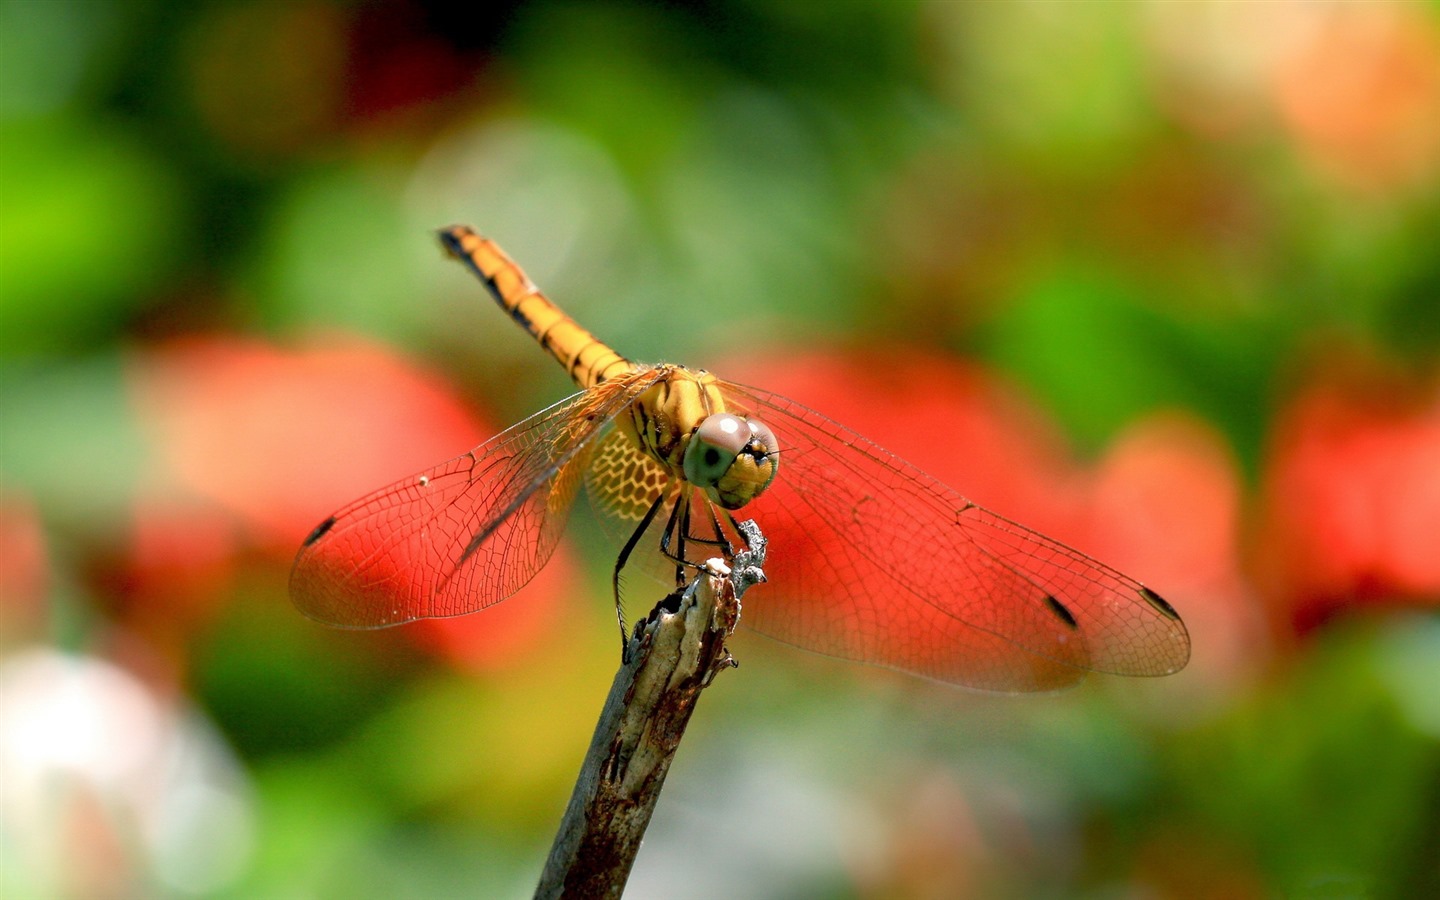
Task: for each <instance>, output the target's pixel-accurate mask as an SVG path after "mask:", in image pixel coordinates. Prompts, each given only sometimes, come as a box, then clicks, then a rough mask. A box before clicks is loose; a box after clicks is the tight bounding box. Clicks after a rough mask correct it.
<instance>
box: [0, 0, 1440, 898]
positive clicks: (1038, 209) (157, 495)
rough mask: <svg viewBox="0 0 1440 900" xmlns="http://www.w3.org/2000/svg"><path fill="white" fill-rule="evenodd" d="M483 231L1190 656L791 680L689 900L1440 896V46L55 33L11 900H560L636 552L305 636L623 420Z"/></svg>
mask: <svg viewBox="0 0 1440 900" xmlns="http://www.w3.org/2000/svg"><path fill="white" fill-rule="evenodd" d="M452 222H468V223H472V224H474V225H475V226H476V227H477V228H478V229H479V230H480V231H481V232H482V233H485V234H487V235H489V236H492V237H494V238H496V239H497V240H498V241H500V243H501V244H502V246H504V247H505V248H506V249H507V251H508V252H509V253H510V254H511V255H512V256H513V257H514V258H515V259H516V260H518V261H519V262H520V263H521V264H522V265H523V266H524V267H525V268H526V269H527V271H528V272H529V273H530V275H531V276H532V277H533V278H534V279H535V281H536V282H537V283H539V284H540V285H541V286H542V288H543V289H544V290H546V291H547V293H548V294H549V295H550V296H551V297H553V298H556V299H557V301H558V302H559V303H560V304H561V305H562V306H564V307H565V308H566V309H567V310H568V311H570V312H571V313H573V314H575V315H576V316H577V317H578V318H579V319H580V320H581V321H582V323H584V324H585V325H586V326H587V327H588V328H590V329H591V330H592V331H594V332H596V333H597V334H599V335H601V336H602V337H604V338H605V339H607V340H608V341H610V342H611V343H612V344H613V345H614V346H616V347H617V348H618V349H619V350H620V351H621V352H623V353H626V354H627V355H630V356H632V357H635V358H639V359H643V360H651V361H656V360H662V359H666V360H674V361H681V362H686V363H688V364H691V365H703V366H707V367H710V368H713V369H715V370H717V371H720V372H721V373H722V374H731V375H732V376H733V377H736V378H737V379H739V380H744V381H747V382H750V383H755V384H759V385H762V386H764V387H767V388H769V389H772V390H776V391H778V392H780V393H783V394H788V395H793V396H795V397H796V398H797V399H799V400H801V401H802V402H805V403H808V404H810V405H813V406H815V407H816V408H817V409H820V410H821V411H822V412H825V413H826V414H828V415H831V416H833V417H835V418H837V419H839V420H841V421H844V422H846V423H847V424H850V425H853V426H854V427H856V428H857V429H859V430H861V431H862V432H865V433H867V434H869V436H870V437H872V438H874V439H876V440H878V441H880V442H881V443H882V444H885V445H886V446H889V447H891V448H893V449H895V450H897V451H899V452H901V453H902V454H903V455H905V456H907V457H910V458H912V459H914V460H915V461H916V462H917V463H920V464H921V465H922V466H923V467H925V468H927V469H928V470H930V471H932V472H933V473H934V474H936V475H937V476H939V477H941V478H942V479H943V480H945V481H947V482H949V483H952V484H954V485H955V486H956V487H957V488H958V489H960V490H961V491H963V492H965V493H966V494H967V495H969V496H972V497H974V498H975V499H976V500H977V501H979V502H982V503H984V504H986V505H988V506H991V507H993V508H995V509H997V510H998V511H1000V512H1001V513H1003V514H1006V515H1008V516H1011V517H1013V518H1016V519H1019V520H1021V521H1025V522H1027V523H1029V524H1032V525H1034V526H1035V527H1037V528H1041V529H1042V530H1045V531H1047V532H1051V533H1054V534H1055V535H1056V536H1057V537H1060V538H1061V539H1063V540H1066V541H1067V542H1070V543H1073V544H1075V545H1076V546H1078V547H1080V548H1081V549H1082V550H1085V551H1087V552H1091V553H1093V554H1095V555H1097V556H1100V557H1102V558H1104V559H1106V560H1107V561H1109V562H1112V563H1114V564H1115V565H1116V566H1117V567H1119V568H1121V569H1123V570H1125V571H1126V572H1128V573H1131V574H1133V575H1135V576H1136V577H1138V578H1140V579H1142V580H1144V581H1145V582H1146V583H1148V584H1150V585H1152V586H1154V587H1155V588H1156V589H1158V590H1160V591H1161V592H1162V593H1164V594H1165V595H1166V597H1167V598H1169V599H1170V600H1171V601H1172V602H1173V603H1174V604H1175V605H1176V606H1177V607H1178V608H1179V609H1180V611H1181V613H1182V614H1183V615H1184V617H1185V620H1186V622H1187V624H1188V625H1189V626H1190V629H1191V634H1192V640H1193V642H1194V658H1193V660H1192V663H1191V665H1190V667H1189V668H1188V669H1186V670H1185V671H1184V672H1182V673H1180V674H1179V675H1176V676H1173V677H1169V678H1164V679H1157V680H1153V681H1144V682H1139V681H1132V680H1126V679H1119V678H1112V677H1105V676H1096V677H1092V678H1091V679H1090V680H1089V681H1088V682H1087V683H1086V684H1085V685H1084V686H1082V687H1081V688H1078V689H1075V690H1072V691H1068V692H1064V693H1060V694H1056V695H1045V696H1024V697H1004V696H991V695H984V694H978V693H973V692H967V691H963V690H959V689H953V688H947V687H943V686H940V685H934V684H929V683H926V682H922V681H920V680H918V679H910V678H906V677H903V676H898V675H893V674H891V673H886V672H878V671H871V670H867V669H864V668H862V667H859V666H851V665H846V664H842V663H839V662H835V661H831V660H827V659H822V658H818V657H815V656H812V655H808V654H804V653H801V652H798V651H793V650H790V649H788V648H785V647H781V646H778V645H772V644H770V643H768V642H766V641H765V640H764V639H762V638H758V637H755V636H753V635H745V634H741V635H738V636H737V637H736V639H735V643H734V645H733V647H732V649H733V650H734V651H735V653H736V655H737V656H738V657H739V658H740V660H741V661H742V663H743V665H742V667H741V668H740V669H739V670H738V671H735V672H731V673H727V674H725V675H724V676H723V677H722V678H721V679H720V680H719V681H718V682H717V684H716V685H715V686H714V688H713V689H712V690H710V691H709V692H708V693H707V695H706V698H705V701H704V702H703V703H702V704H701V707H700V711H699V713H698V714H697V716H696V718H695V720H694V722H693V724H692V726H691V730H690V734H689V735H688V738H687V740H686V742H685V744H684V746H683V747H682V748H681V751H680V755H679V757H678V759H677V761H676V764H675V767H674V769H673V770H672V772H671V776H670V780H669V783H668V785H667V790H666V792H665V795H664V796H663V798H662V800H661V804H660V809H659V811H658V813H657V817H656V820H655V822H654V823H653V825H652V827H651V830H650V834H649V836H648V838H647V840H646V843H645V846H644V848H643V849H642V851H641V854H640V857H639V859H638V862H637V864H636V867H635V871H634V874H633V877H632V881H631V893H630V895H631V896H635V897H662V896H663V897H722V896H739V897H777V898H778V897H887V898H888V897H951V896H966V895H969V896H1107V897H1111V896H1184V897H1194V896H1217V897H1219V896H1224V897H1246V896H1255V897H1264V896H1316V895H1322V896H1378V897H1386V896H1395V897H1409V896H1425V895H1430V896H1433V895H1436V894H1440V622H1437V618H1436V612H1435V610H1436V607H1437V604H1440V538H1437V537H1436V536H1437V535H1440V374H1437V373H1440V250H1437V248H1440V4H1436V3H1434V2H1416V3H1385V2H1378V0H1377V2H1356V3H1329V4H1305V3H1270V4H1237V3H1220V2H1215V3H1208V2H1173V3H1164V2H1153V3H1139V2H1137V3H1080V2H1076V3H1054V2H1031V3H1014V4H1009V3H974V4H967V3H859V2H855V3H806V2H779V3H764V2H758V0H752V2H736V3H696V4H679V3H640V2H632V3H565V2H533V3H508V4H500V5H498V6H495V7H493V8H492V9H491V10H489V11H487V12H484V13H481V12H480V11H479V10H478V8H464V9H459V8H455V7H453V6H452V5H451V4H446V3H438V2H420V0H410V2H405V0H394V2H366V3H360V2H356V3H343V2H335V0H297V2H287V3H269V2H256V3H243V2H210V3H203V4H191V3H178V2H170V0H131V2H103V0H0V441H3V445H0V447H3V456H0V590H3V602H0V788H3V790H0V893H3V894H4V896H5V897H7V898H23V897H87V898H89V897H152V896H189V895H199V896H216V897H257V896H266V897H341V896H344V897H377V898H378V897H387V898H388V897H434V896H467V897H503V896H526V895H528V893H529V892H530V891H531V890H532V889H533V884H534V881H535V879H536V877H537V876H538V872H539V868H540V864H541V862H542V860H543V858H544V854H545V852H546V850H547V848H548V842H549V839H550V836H551V833H552V831H553V829H554V827H555V825H556V824H557V823H558V820H559V816H560V813H561V811H562V810H563V808H564V804H565V801H566V798H567V796H568V792H569V789H570V785H571V782H572V779H573V777H574V774H575V772H576V771H577V770H578V767H579V762H580V759H581V757H582V755H583V753H584V750H585V747H586V744H587V742H588V739H589V734H590V730H591V728H592V727H593V723H594V717H595V715H596V714H597V713H598V710H599V705H600V701H601V698H602V697H603V695H604V693H605V691H606V690H607V688H608V686H609V680H610V677H611V675H612V673H613V669H614V667H615V664H616V662H617V659H616V656H617V654H616V653H615V652H614V646H613V645H614V634H613V631H612V626H611V625H610V624H609V613H608V599H607V590H608V588H607V585H608V571H609V565H610V561H611V560H612V559H613V548H611V547H610V546H609V545H607V544H606V543H605V542H604V541H603V540H602V539H601V538H600V537H599V535H598V533H597V532H596V531H595V529H594V528H593V527H591V526H590V525H589V523H588V521H587V520H586V519H585V517H584V516H583V515H581V516H577V522H576V523H575V524H574V526H573V527H572V533H573V538H574V539H573V541H572V542H570V543H567V544H566V545H565V546H564V547H562V549H561V551H560V553H559V554H558V555H557V558H556V560H555V561H554V562H553V563H552V565H551V566H550V567H548V568H547V570H546V572H545V574H544V575H543V576H542V578H541V579H539V580H538V581H537V583H536V584H535V585H533V586H532V587H530V588H527V589H526V591H524V592H522V593H521V594H520V595H518V596H517V597H515V598H513V599H511V600H510V601H508V602H507V603H505V604H502V605H501V606H500V607H497V608H495V609H493V610H488V611H486V612H485V613H483V614H480V615H476V616H472V617H468V618H466V619H462V620H458V621H456V622H452V623H445V624H440V625H435V626H434V627H431V623H423V624H421V625H416V626H407V627H404V628H399V629H391V630H389V631H385V632H379V633H343V632H336V631H330V630H326V629H324V628H321V627H320V626H317V625H315V624H313V623H311V622H309V621H308V620H305V619H303V618H302V617H301V616H300V615H299V614H298V613H296V612H295V611H294V609H293V608H292V607H291V606H290V605H289V603H288V601H287V599H286V596H285V581H286V576H287V572H288V566H289V561H290V559H291V558H292V556H293V553H294V551H295V549H297V548H298V546H299V543H300V541H301V540H302V539H303V538H304V536H305V534H306V533H307V532H308V531H309V529H310V528H311V527H312V526H313V524H314V523H315V522H317V521H319V520H320V519H321V518H322V517H323V516H325V515H326V514H328V513H329V512H330V511H332V510H333V509H335V508H337V507H339V506H341V505H343V504H344V503H346V502H348V501H350V500H351V499H354V498H355V497H357V496H359V495H361V494H363V493H365V492H366V491H368V490H371V489H373V488H377V487H379V486H381V485H383V484H385V483H387V482H389V481H391V480H394V479H396V478H398V477H401V476H403V475H405V474H407V473H409V472H412V471H416V470H418V469H419V468H421V467H423V466H426V465H429V464H432V463H435V462H439V461H440V460H443V459H446V458H448V457H450V456H454V455H456V454H458V453H460V452H463V451H464V450H465V449H467V448H468V447H470V446H472V445H474V444H477V443H479V442H480V441H481V440H483V439H485V438H486V437H488V436H489V435H490V434H492V433H494V432H496V431H498V430H499V429H501V428H503V427H505V426H506V425H508V424H510V423H512V422H515V421H518V420H520V419H521V418H523V417H524V416H526V415H528V414H529V413H531V412H534V411H536V410H538V409H541V408H543V407H545V406H547V405H549V404H550V403H552V402H554V401H556V400H558V399H560V398H561V397H563V396H564V395H565V394H566V393H567V390H568V383H567V382H566V380H565V378H564V376H563V375H562V374H561V373H560V372H559V371H558V370H556V369H555V367H554V365H553V363H552V362H551V361H550V360H549V359H547V358H546V357H545V354H543V353H540V352H538V351H537V350H536V348H535V347H534V346H533V345H531V344H530V342H529V341H528V340H527V339H526V338H525V337H524V336H523V335H522V334H520V333H519V332H518V331H517V330H516V329H515V328H514V327H513V326H512V325H511V324H509V323H507V322H505V321H504V318H503V317H502V316H500V315H498V314H497V312H496V311H495V310H494V309H493V308H491V304H490V302H489V301H488V300H487V299H486V298H485V296H484V294H483V292H482V291H481V290H480V289H479V287H478V286H477V285H475V284H474V283H473V282H471V281H468V280H467V277H466V275H465V273H464V272H463V271H462V270H461V268H460V267H459V266H456V265H454V264H452V263H449V262H447V261H445V260H443V259H442V257H441V254H440V253H439V251H438V249H437V248H436V246H435V243H434V239H433V230H434V229H435V228H437V227H440V226H443V225H447V224H450V223H452ZM776 549H777V550H779V549H782V548H776ZM762 591H763V588H757V589H756V591H755V592H754V594H752V595H751V597H753V598H754V599H753V602H763V601H762V600H761V598H760V594H761V592H762ZM747 602H752V600H751V598H747Z"/></svg>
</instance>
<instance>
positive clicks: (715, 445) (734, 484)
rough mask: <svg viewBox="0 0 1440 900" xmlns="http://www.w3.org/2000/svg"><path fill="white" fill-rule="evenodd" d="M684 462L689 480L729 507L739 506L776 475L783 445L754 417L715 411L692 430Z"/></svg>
mask: <svg viewBox="0 0 1440 900" xmlns="http://www.w3.org/2000/svg"><path fill="white" fill-rule="evenodd" d="M683 464H684V470H685V480H686V481H688V482H690V483H691V484H693V485H695V486H696V487H698V488H701V489H702V490H704V491H705V494H706V496H708V497H709V498H710V499H711V500H712V501H713V502H715V503H718V504H720V505H721V506H723V507H725V508H726V509H739V508H740V507H742V506H744V505H745V504H747V503H749V502H750V501H751V500H754V499H755V498H756V497H758V496H760V495H761V494H762V493H763V492H764V491H765V488H767V487H769V486H770V482H771V481H773V480H774V479H775V471H776V470H777V469H779V468H780V445H779V444H778V443H777V442H776V440H775V434H774V433H773V432H772V431H771V430H770V429H769V428H766V427H765V426H764V425H762V424H760V423H759V422H757V421H755V420H754V419H742V418H740V417H739V416H736V415H731V414H730V413H715V414H714V415H711V416H707V417H706V418H705V420H704V421H702V422H701V423H700V424H699V425H698V426H696V428H695V430H694V431H693V432H691V434H690V442H689V443H688V444H687V445H686V447H685V457H684V461H683Z"/></svg>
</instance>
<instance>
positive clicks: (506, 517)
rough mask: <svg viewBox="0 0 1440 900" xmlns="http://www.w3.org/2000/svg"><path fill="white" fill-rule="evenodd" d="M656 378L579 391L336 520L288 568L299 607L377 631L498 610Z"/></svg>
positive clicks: (536, 561)
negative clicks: (603, 443) (616, 428)
mask: <svg viewBox="0 0 1440 900" xmlns="http://www.w3.org/2000/svg"><path fill="white" fill-rule="evenodd" d="M658 377H659V376H657V375H656V374H655V373H654V372H652V371H649V370H641V371H638V372H635V373H633V375H632V376H630V377H624V378H620V379H615V380H613V381H610V382H605V383H603V384H601V385H598V386H596V387H593V388H591V389H589V390H586V391H582V392H581V393H578V394H575V395H573V396H571V397H570V398H568V399H566V400H563V401H561V402H560V403H557V404H556V405H554V406H552V407H550V408H549V409H546V410H544V411H542V412H539V413H536V414H535V415H533V416H531V417H530V418H528V419H526V420H525V421H523V422H521V423H519V424H518V425H515V426H514V427H512V428H510V429H508V430H506V431H504V432H502V433H501V434H499V435H496V436H495V437H493V438H491V439H490V440H488V441H486V442H485V443H483V444H481V445H480V446H478V447H476V448H475V449H474V450H471V451H470V452H469V453H466V454H465V455H463V456H460V457H457V458H456V459H452V460H450V461H449V462H446V463H442V464H441V465H439V466H436V467H435V468H433V469H430V470H428V471H425V472H422V473H420V474H418V475H415V476H413V477H411V478H407V479H404V480H403V481H399V482H396V483H395V484H392V485H390V486H389V487H386V488H382V489H381V490H379V491H376V492H375V493H373V494H371V495H369V496H367V497H364V498H362V499H360V500H357V501H356V502H354V503H352V504H350V505H349V506H347V507H345V508H344V509H342V510H340V511H339V512H337V513H335V514H334V515H333V516H331V517H329V518H328V519H326V520H325V521H324V522H322V523H320V525H319V526H318V527H317V528H316V529H315V531H314V532H312V533H311V535H310V537H309V538H308V539H306V541H305V544H304V546H302V547H301V549H300V553H299V555H298V556H297V557H296V559H295V566H294V568H293V569H292V571H291V574H290V595H291V597H292V598H293V599H294V601H295V604H296V606H298V607H299V608H300V610H301V611H302V612H304V613H305V614H306V615H308V616H310V617H311V618H313V619H317V620H319V621H321V622H325V623H327V624H331V625H340V626H348V627H352V628H377V627H381V626H385V625H396V624H399V623H401V622H409V621H411V620H414V619H422V618H429V617H434V616H454V615H460V614H462V613H468V612H473V611H475V610H478V609H483V608H484V607H487V606H490V605H492V604H494V603H498V602H500V601H501V600H504V599H505V598H506V597H508V596H510V595H511V594H513V593H514V592H515V591H517V590H519V589H520V588H521V587H523V586H524V585H525V584H526V583H527V582H528V581H529V580H530V579H531V578H532V577H533V576H534V575H535V573H536V572H538V571H539V570H540V567H541V566H543V565H544V564H545V562H546V561H547V560H548V559H549V558H550V554H551V553H552V552H553V551H554V549H555V546H556V544H557V543H558V542H559V538H560V533H561V531H562V530H563V529H564V526H565V522H566V519H567V517H568V515H569V511H570V507H571V506H572V505H573V501H574V498H575V492H576V491H577V490H578V489H579V486H580V483H581V481H582V473H583V470H584V468H585V466H586V464H587V463H588V462H589V459H590V456H591V454H592V453H593V451H594V449H595V447H596V446H598V444H599V438H600V437H601V436H602V435H604V434H605V433H606V431H607V426H609V424H610V423H611V422H612V421H613V420H614V418H615V416H616V415H618V414H619V413H620V412H622V411H623V410H624V409H625V408H626V407H627V406H628V405H629V404H630V403H631V402H632V401H633V400H634V399H635V398H636V397H637V396H639V395H640V394H641V393H642V392H643V391H644V390H645V389H646V388H648V387H649V386H650V385H652V384H654V382H655V381H656V379H657V378H658Z"/></svg>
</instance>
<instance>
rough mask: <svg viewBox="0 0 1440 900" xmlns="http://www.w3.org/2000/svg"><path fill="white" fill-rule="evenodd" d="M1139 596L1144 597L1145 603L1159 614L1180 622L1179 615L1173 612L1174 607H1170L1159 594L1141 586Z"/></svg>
mask: <svg viewBox="0 0 1440 900" xmlns="http://www.w3.org/2000/svg"><path fill="white" fill-rule="evenodd" d="M1140 596H1142V597H1144V598H1145V602H1146V603H1149V604H1150V605H1151V606H1153V607H1155V608H1156V609H1158V610H1160V612H1162V613H1164V614H1165V615H1167V616H1169V617H1170V618H1172V619H1174V620H1175V621H1177V622H1178V621H1180V614H1179V613H1178V612H1176V611H1175V607H1173V606H1171V605H1170V604H1169V603H1166V602H1165V598H1164V597H1161V596H1160V595H1159V594H1157V593H1155V592H1154V591H1152V590H1150V589H1149V588H1147V587H1145V586H1144V585H1143V584H1142V585H1141V586H1140Z"/></svg>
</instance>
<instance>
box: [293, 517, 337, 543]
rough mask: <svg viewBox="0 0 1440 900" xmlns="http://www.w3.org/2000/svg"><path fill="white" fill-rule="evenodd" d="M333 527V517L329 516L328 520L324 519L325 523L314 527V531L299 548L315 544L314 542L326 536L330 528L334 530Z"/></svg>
mask: <svg viewBox="0 0 1440 900" xmlns="http://www.w3.org/2000/svg"><path fill="white" fill-rule="evenodd" d="M334 527H335V517H334V516H331V517H330V518H328V519H326V520H325V521H323V522H321V523H320V524H319V525H316V526H315V530H314V531H312V532H310V536H309V537H307V538H306V539H305V543H304V544H302V545H301V546H303V547H308V546H310V545H311V544H313V543H315V542H316V541H318V540H320V539H321V538H322V537H324V536H325V534H326V533H327V532H328V531H329V530H330V529H331V528H334Z"/></svg>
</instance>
